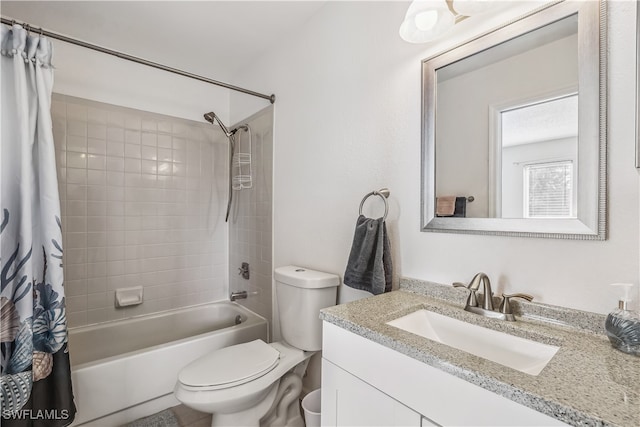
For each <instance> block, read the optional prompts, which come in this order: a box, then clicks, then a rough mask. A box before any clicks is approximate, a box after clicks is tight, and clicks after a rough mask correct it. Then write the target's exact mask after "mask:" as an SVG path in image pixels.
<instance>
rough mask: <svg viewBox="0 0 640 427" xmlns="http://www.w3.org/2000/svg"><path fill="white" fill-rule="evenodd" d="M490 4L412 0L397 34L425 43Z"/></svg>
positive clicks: (472, 0)
mask: <svg viewBox="0 0 640 427" xmlns="http://www.w3.org/2000/svg"><path fill="white" fill-rule="evenodd" d="M492 6H493V2H492V0H414V1H413V2H411V5H410V6H409V9H407V13H406V15H405V17H404V21H403V22H402V24H401V25H400V37H402V39H403V40H405V41H407V42H409V43H426V42H428V41H431V40H434V39H437V38H438V37H440V36H442V35H444V34H445V33H446V32H447V31H449V30H450V29H451V28H452V27H453V26H454V25H455V24H456V23H457V22H459V21H460V20H462V19H464V18H465V17H468V16H473V15H477V14H480V13H484V12H486V11H487V10H488V9H490V8H491V7H492Z"/></svg>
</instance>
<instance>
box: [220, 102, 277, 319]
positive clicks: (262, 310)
mask: <svg viewBox="0 0 640 427" xmlns="http://www.w3.org/2000/svg"><path fill="white" fill-rule="evenodd" d="M241 123H242V124H244V123H248V124H249V127H250V128H251V132H252V133H253V144H252V150H251V160H252V178H253V186H252V188H249V189H243V190H240V191H234V192H233V197H234V201H233V209H232V211H231V214H230V215H229V289H230V292H235V291H247V292H248V294H249V296H248V298H247V299H241V300H238V301H237V302H238V303H239V304H241V305H243V306H245V307H247V308H248V309H250V310H253V311H254V312H256V313H258V314H259V315H261V316H263V317H265V318H266V319H267V320H269V323H270V324H271V318H272V310H271V306H272V292H271V289H272V277H273V266H272V256H271V254H272V249H271V248H272V238H271V236H272V225H271V223H272V202H271V200H272V194H273V191H272V190H273V184H272V177H273V166H272V165H273V107H267V108H265V109H264V110H262V111H260V112H258V113H257V114H255V115H253V116H251V117H249V118H248V119H247V120H243V121H242V122H241ZM238 137H240V138H241V141H240V143H239V144H241V145H242V147H240V148H241V149H242V152H246V151H247V147H248V142H249V135H248V134H247V133H245V132H238V133H237V134H236V138H238ZM243 262H248V263H249V268H250V278H249V280H247V279H244V278H242V276H241V275H239V274H238V273H239V272H238V268H239V267H240V265H241V264H242V263H243Z"/></svg>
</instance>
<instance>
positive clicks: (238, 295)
mask: <svg viewBox="0 0 640 427" xmlns="http://www.w3.org/2000/svg"><path fill="white" fill-rule="evenodd" d="M246 298H247V291H238V292H231V297H230V298H229V299H230V300H231V301H235V300H238V299H246Z"/></svg>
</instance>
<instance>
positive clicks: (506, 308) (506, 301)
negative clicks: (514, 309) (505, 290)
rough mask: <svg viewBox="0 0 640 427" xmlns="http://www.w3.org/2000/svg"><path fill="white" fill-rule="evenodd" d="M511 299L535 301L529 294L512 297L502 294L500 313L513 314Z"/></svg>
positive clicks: (513, 295) (512, 295)
mask: <svg viewBox="0 0 640 427" xmlns="http://www.w3.org/2000/svg"><path fill="white" fill-rule="evenodd" d="M511 298H522V299H525V300H527V301H531V300H533V297H532V296H531V295H528V294H511V295H506V294H502V303H501V304H500V313H504V314H511V304H510V299H511Z"/></svg>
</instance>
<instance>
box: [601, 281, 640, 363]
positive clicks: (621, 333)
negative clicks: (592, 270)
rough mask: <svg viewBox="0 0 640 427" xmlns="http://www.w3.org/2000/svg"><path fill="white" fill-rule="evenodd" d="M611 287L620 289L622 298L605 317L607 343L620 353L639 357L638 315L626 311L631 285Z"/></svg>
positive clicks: (639, 333) (639, 325)
mask: <svg viewBox="0 0 640 427" xmlns="http://www.w3.org/2000/svg"><path fill="white" fill-rule="evenodd" d="M611 286H615V287H616V288H622V292H621V294H623V296H622V297H621V298H620V300H619V301H618V308H617V309H616V310H613V311H612V312H611V313H609V315H608V316H607V320H606V322H605V325H604V327H605V330H606V332H607V336H608V337H609V341H611V345H612V346H613V347H614V348H616V349H618V350H620V351H623V352H625V353H629V354H633V355H634V356H640V315H639V314H638V313H637V312H634V311H631V310H629V309H628V303H629V301H630V297H629V293H630V291H631V288H632V287H633V284H631V283H613V284H611Z"/></svg>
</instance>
